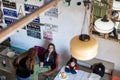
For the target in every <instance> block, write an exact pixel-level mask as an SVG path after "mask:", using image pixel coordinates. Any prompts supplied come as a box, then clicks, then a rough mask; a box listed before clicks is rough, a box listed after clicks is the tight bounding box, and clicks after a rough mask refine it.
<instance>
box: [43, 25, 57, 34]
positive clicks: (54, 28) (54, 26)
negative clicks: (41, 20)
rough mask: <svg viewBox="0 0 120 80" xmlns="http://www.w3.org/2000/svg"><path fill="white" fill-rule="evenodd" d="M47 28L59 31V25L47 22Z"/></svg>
mask: <svg viewBox="0 0 120 80" xmlns="http://www.w3.org/2000/svg"><path fill="white" fill-rule="evenodd" d="M44 26H45V30H47V31H55V32H58V25H54V24H47V23H45V25H44Z"/></svg>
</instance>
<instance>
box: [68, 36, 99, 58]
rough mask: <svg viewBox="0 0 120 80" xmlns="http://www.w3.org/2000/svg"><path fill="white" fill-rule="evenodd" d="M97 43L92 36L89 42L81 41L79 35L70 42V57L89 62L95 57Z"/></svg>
mask: <svg viewBox="0 0 120 80" xmlns="http://www.w3.org/2000/svg"><path fill="white" fill-rule="evenodd" d="M97 51H98V42H97V41H96V40H95V39H94V37H93V36H90V40H89V41H81V40H80V39H79V35H78V36H75V37H73V38H72V40H71V42H70V52H71V55H72V56H73V57H74V58H76V59H78V60H90V59H92V58H94V57H95V56H96V55H97Z"/></svg>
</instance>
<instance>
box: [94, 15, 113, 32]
mask: <svg viewBox="0 0 120 80" xmlns="http://www.w3.org/2000/svg"><path fill="white" fill-rule="evenodd" d="M94 28H95V30H96V31H98V32H100V33H110V32H112V31H113V28H114V23H113V21H112V20H110V19H107V16H106V15H105V16H104V17H103V18H99V19H97V20H96V21H95V27H94Z"/></svg>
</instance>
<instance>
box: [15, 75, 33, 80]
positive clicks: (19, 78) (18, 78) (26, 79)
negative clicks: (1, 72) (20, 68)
mask: <svg viewBox="0 0 120 80" xmlns="http://www.w3.org/2000/svg"><path fill="white" fill-rule="evenodd" d="M16 77H17V80H31V79H30V77H27V78H22V77H20V76H16Z"/></svg>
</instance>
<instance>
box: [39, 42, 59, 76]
mask: <svg viewBox="0 0 120 80" xmlns="http://www.w3.org/2000/svg"><path fill="white" fill-rule="evenodd" d="M48 66H50V67H51V70H49V71H46V72H44V73H43V74H44V75H46V76H48V75H50V74H52V73H54V72H55V71H56V70H58V55H57V53H56V50H55V45H54V44H53V43H50V44H49V45H48V48H47V50H46V52H45V53H44V55H43V57H41V58H40V67H48Z"/></svg>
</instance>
